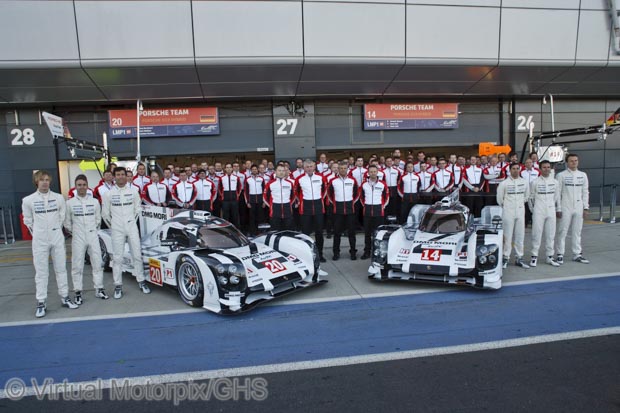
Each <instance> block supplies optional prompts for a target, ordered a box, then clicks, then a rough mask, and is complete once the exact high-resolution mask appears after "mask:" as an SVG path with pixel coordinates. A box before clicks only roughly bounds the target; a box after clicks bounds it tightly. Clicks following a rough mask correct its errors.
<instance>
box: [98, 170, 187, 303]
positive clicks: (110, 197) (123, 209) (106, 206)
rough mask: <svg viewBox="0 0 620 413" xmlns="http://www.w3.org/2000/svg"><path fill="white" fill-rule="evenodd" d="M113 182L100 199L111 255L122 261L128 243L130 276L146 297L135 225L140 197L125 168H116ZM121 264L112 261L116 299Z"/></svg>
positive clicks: (120, 289)
mask: <svg viewBox="0 0 620 413" xmlns="http://www.w3.org/2000/svg"><path fill="white" fill-rule="evenodd" d="M114 178H115V179H116V185H115V186H114V188H112V189H111V190H109V191H108V192H106V193H105V195H104V196H103V207H102V210H101V216H102V218H103V220H104V221H105V222H106V224H107V225H108V228H110V229H111V230H112V252H113V254H114V256H115V257H122V256H123V255H124V254H125V241H127V242H128V243H129V249H130V251H131V256H132V259H133V271H132V272H133V275H134V277H136V280H137V281H138V286H139V287H140V290H142V292H143V293H144V294H149V293H150V292H151V289H150V288H149V286H148V285H146V282H145V281H144V280H145V279H144V270H143V266H142V249H141V246H140V233H139V232H138V224H137V222H136V221H137V219H138V216H139V215H140V212H141V208H140V194H139V193H138V188H136V186H135V185H131V184H130V183H128V182H127V171H126V170H125V169H124V168H121V167H119V168H115V169H114ZM186 178H187V176H186ZM122 264H123V260H120V259H115V260H114V264H113V266H112V275H113V277H114V298H116V299H119V298H121V297H122V296H123V266H122Z"/></svg>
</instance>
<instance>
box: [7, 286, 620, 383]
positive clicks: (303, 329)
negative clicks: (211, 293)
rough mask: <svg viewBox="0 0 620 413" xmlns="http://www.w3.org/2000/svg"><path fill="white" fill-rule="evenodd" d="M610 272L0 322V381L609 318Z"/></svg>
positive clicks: (140, 371)
mask: <svg viewBox="0 0 620 413" xmlns="http://www.w3.org/2000/svg"><path fill="white" fill-rule="evenodd" d="M619 296H620V276H614V277H606V278H595V279H587V280H574V281H565V282H552V283H542V284H529V285H520V286H510V287H505V288H503V289H502V290H500V291H476V290H461V289H446V291H445V292H437V293H430V294H418V295H406V296H393V297H381V298H370V299H360V300H349V301H334V302H327V303H315V304H299V305H286V306H269V307H259V308H258V309H256V310H254V311H252V312H249V313H246V314H243V315H240V316H233V317H223V316H217V315H214V314H211V313H208V312H206V311H205V312H197V313H189V314H179V315H166V316H158V317H139V318H124V319H106V320H96V321H78V322H69V323H53V324H42V325H27V326H16V327H3V328H0V355H1V356H0V359H1V361H2V362H1V364H0V387H1V386H3V384H4V383H5V382H6V380H8V379H9V378H12V377H20V378H22V379H23V380H25V381H26V382H27V383H29V382H30V379H31V378H36V379H37V380H38V382H39V383H41V382H42V381H43V379H44V378H46V377H51V378H53V379H54V380H55V381H56V382H58V381H61V380H63V379H65V378H66V379H68V380H69V381H72V382H75V381H85V380H94V379H97V378H102V379H105V378H113V377H117V378H119V377H135V376H145V375H156V374H168V373H181V372H189V371H203V370H213V369H223V368H234V367H246V366H255V365H264V364H274V363H286V362H296V361H306V360H318V359H325V358H333V357H346V356H356V355H364V354H377V353H385V352H393V351H405V350H416V349H423V348H434V347H443V346H452V345H461V344H472V343H480V342H486V341H495V340H505V339H513V338H521V337H529V336H536V335H544V334H554V333H562V332H568V331H579V330H587V329H594V328H605V327H616V326H620V300H618V297H619Z"/></svg>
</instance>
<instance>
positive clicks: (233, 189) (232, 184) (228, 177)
mask: <svg viewBox="0 0 620 413" xmlns="http://www.w3.org/2000/svg"><path fill="white" fill-rule="evenodd" d="M219 188H220V193H219V198H220V199H221V200H222V218H224V219H225V220H226V221H229V222H231V223H232V224H233V225H234V226H235V227H237V228H239V226H240V223H239V200H240V199H241V192H242V190H243V183H242V182H241V178H239V176H238V175H236V174H234V173H233V164H231V163H227V164H226V165H225V166H224V176H222V178H220V185H219Z"/></svg>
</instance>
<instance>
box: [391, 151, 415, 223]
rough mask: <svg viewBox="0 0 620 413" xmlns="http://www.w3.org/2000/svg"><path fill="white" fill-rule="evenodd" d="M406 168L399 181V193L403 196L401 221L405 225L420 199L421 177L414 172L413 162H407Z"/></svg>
mask: <svg viewBox="0 0 620 413" xmlns="http://www.w3.org/2000/svg"><path fill="white" fill-rule="evenodd" d="M405 168H406V171H405V173H404V174H403V175H402V176H401V177H400V180H399V181H398V194H399V195H400V197H401V198H402V205H401V210H400V223H401V224H403V225H404V224H406V223H407V217H408V216H409V211H411V208H413V206H414V205H415V204H417V203H418V202H419V201H420V198H419V197H418V193H419V192H420V177H419V176H418V174H416V173H415V172H414V165H413V162H412V161H409V162H407V165H406V166H405ZM390 202H391V201H390Z"/></svg>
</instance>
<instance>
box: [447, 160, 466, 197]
mask: <svg viewBox="0 0 620 413" xmlns="http://www.w3.org/2000/svg"><path fill="white" fill-rule="evenodd" d="M448 160H449V163H448V166H447V167H446V169H447V170H448V171H450V173H451V174H452V179H454V187H455V188H458V189H459V190H460V189H461V188H462V186H463V175H464V174H465V166H464V165H465V157H463V156H458V157H457V156H456V154H451V155H450V157H449V158H448Z"/></svg>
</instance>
